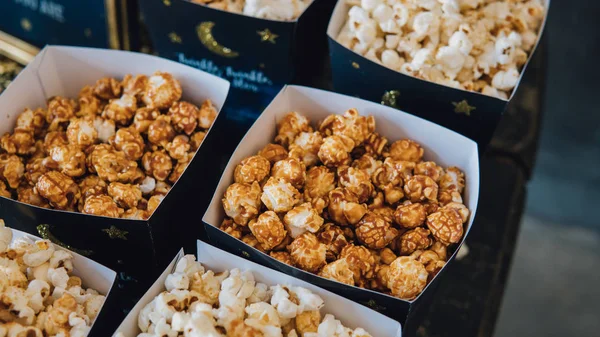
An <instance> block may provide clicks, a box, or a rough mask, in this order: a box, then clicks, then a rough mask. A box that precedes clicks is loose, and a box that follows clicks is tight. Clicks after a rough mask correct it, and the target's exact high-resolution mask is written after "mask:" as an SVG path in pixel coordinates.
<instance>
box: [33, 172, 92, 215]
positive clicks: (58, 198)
mask: <svg viewBox="0 0 600 337" xmlns="http://www.w3.org/2000/svg"><path fill="white" fill-rule="evenodd" d="M35 189H36V191H37V192H38V194H39V195H41V196H42V197H43V198H45V199H46V200H48V202H49V203H50V206H52V207H54V208H56V209H62V210H73V209H74V208H75V204H76V203H77V200H79V198H80V197H81V192H80V190H79V186H77V184H76V183H75V182H74V181H73V179H71V178H70V177H69V176H67V175H64V174H62V173H60V172H57V171H50V172H48V173H46V174H44V175H42V176H41V177H40V179H39V180H38V182H37V184H35Z"/></svg>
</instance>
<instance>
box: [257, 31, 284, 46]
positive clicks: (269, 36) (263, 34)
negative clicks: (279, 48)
mask: <svg viewBox="0 0 600 337" xmlns="http://www.w3.org/2000/svg"><path fill="white" fill-rule="evenodd" d="M256 33H257V34H258V35H260V41H261V42H270V43H272V44H275V43H277V41H275V39H276V38H278V37H279V35H277V34H275V33H273V32H271V31H270V30H269V28H266V29H265V30H259V31H257V32H256Z"/></svg>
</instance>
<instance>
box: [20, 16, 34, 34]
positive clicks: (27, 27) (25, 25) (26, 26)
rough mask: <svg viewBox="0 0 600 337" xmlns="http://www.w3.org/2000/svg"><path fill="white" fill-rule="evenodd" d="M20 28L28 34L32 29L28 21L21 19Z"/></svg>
mask: <svg viewBox="0 0 600 337" xmlns="http://www.w3.org/2000/svg"><path fill="white" fill-rule="evenodd" d="M21 27H22V28H23V29H25V30H26V31H28V32H29V31H31V28H33V25H32V24H31V21H29V19H26V18H22V19H21Z"/></svg>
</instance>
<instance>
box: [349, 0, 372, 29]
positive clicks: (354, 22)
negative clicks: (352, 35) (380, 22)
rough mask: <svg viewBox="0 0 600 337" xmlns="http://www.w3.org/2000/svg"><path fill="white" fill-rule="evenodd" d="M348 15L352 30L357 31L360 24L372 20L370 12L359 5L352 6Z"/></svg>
mask: <svg viewBox="0 0 600 337" xmlns="http://www.w3.org/2000/svg"><path fill="white" fill-rule="evenodd" d="M348 17H349V19H348V27H349V28H350V30H351V31H352V32H356V30H357V29H358V28H359V27H360V26H362V25H363V24H364V23H365V22H367V21H370V20H371V18H370V17H369V13H368V12H367V11H365V10H364V9H362V8H360V7H358V6H354V7H352V8H350V11H349V12H348Z"/></svg>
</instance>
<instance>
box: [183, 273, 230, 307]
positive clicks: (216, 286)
mask: <svg viewBox="0 0 600 337" xmlns="http://www.w3.org/2000/svg"><path fill="white" fill-rule="evenodd" d="M227 276H228V273H224V274H222V275H220V276H218V277H217V276H215V273H214V272H213V271H212V270H209V271H207V272H206V273H204V274H202V275H201V274H200V273H196V274H194V275H193V276H192V278H191V280H190V282H189V283H188V286H189V287H190V290H192V291H194V292H195V294H196V296H198V298H199V300H200V301H203V302H206V303H210V304H214V303H216V302H217V300H218V299H219V292H220V291H221V282H222V280H223V279H224V278H226V277H227Z"/></svg>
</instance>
